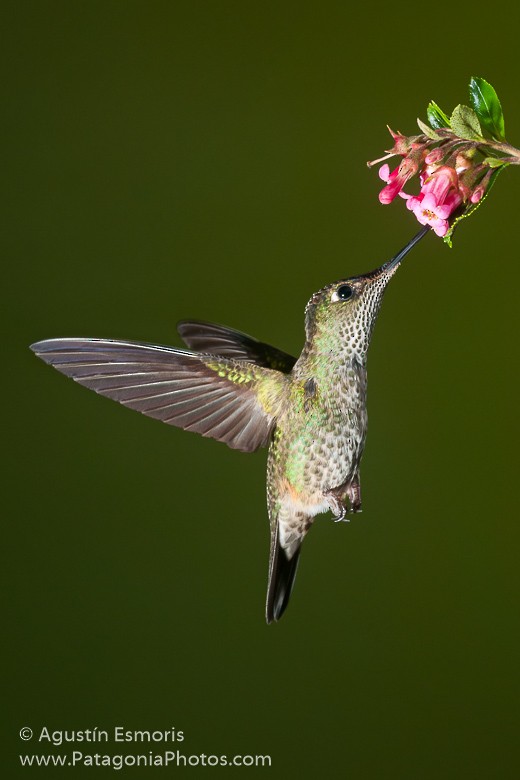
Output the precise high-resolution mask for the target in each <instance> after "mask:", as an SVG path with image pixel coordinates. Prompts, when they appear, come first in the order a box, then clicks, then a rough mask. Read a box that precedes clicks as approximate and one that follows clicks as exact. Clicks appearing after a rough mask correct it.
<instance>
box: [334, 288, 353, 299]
mask: <svg viewBox="0 0 520 780" xmlns="http://www.w3.org/2000/svg"><path fill="white" fill-rule="evenodd" d="M353 293H354V290H353V289H352V287H351V286H350V284H342V285H341V287H338V289H337V290H336V295H337V296H338V299H339V300H340V301H348V299H349V298H352V295H353Z"/></svg>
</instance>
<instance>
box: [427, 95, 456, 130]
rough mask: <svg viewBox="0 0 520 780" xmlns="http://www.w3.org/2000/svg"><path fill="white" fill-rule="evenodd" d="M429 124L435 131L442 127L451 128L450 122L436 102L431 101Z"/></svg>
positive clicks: (428, 113)
mask: <svg viewBox="0 0 520 780" xmlns="http://www.w3.org/2000/svg"><path fill="white" fill-rule="evenodd" d="M426 113H427V116H428V122H429V123H430V124H431V126H432V127H433V129H434V130H438V129H439V128H440V127H449V126H450V120H449V119H448V117H447V116H446V114H445V113H444V111H443V110H442V108H440V107H439V106H438V105H437V103H436V102H435V101H434V100H430V102H429V103H428V110H427V112H426Z"/></svg>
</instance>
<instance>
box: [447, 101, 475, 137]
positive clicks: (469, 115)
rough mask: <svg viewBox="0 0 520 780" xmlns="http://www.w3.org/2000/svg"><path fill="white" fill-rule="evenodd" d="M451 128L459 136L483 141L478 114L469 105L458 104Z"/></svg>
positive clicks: (452, 117) (451, 121) (451, 120)
mask: <svg viewBox="0 0 520 780" xmlns="http://www.w3.org/2000/svg"><path fill="white" fill-rule="evenodd" d="M450 124H451V129H452V130H453V132H454V133H455V135H458V136H459V138H466V139H468V140H469V141H481V140H482V130H481V127H480V122H479V121H478V116H477V115H476V113H475V112H474V111H473V109H472V108H470V107H469V106H462V105H458V106H457V107H456V108H454V109H453V114H452V115H451V119H450Z"/></svg>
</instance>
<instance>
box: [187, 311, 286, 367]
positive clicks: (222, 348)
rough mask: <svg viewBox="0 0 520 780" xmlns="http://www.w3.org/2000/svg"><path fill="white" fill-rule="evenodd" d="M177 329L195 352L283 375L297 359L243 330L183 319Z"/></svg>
mask: <svg viewBox="0 0 520 780" xmlns="http://www.w3.org/2000/svg"><path fill="white" fill-rule="evenodd" d="M177 331H178V333H179V335H180V337H181V338H182V340H183V341H184V343H185V344H186V345H187V346H188V347H189V348H190V349H193V350H195V351H196V352H209V353H210V354H212V355H222V357H227V358H233V359H235V360H247V361H248V362H249V363H254V364H255V365H257V366H263V367H264V368H272V369H275V370H276V371H281V372H282V373H284V374H288V373H290V371H291V370H292V367H293V366H294V364H295V363H296V358H294V357H292V355H288V354H287V353H286V352H282V350H281V349H276V347H271V346H270V345H269V344H264V342H263V341H257V339H254V338H253V337H252V336H248V335H247V334H246V333H241V332H240V331H239V330H233V328H226V327H225V326H224V325H214V324H213V323H212V322H199V321H198V320H182V321H181V322H179V323H178V325H177Z"/></svg>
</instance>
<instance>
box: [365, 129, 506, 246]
mask: <svg viewBox="0 0 520 780" xmlns="http://www.w3.org/2000/svg"><path fill="white" fill-rule="evenodd" d="M388 129H389V130H390V128H388ZM390 133H391V134H392V137H393V139H394V147H393V148H392V149H391V150H389V152H388V154H387V155H386V156H385V157H383V158H381V159H380V160H374V161H373V162H372V163H369V165H374V164H376V163H378V162H382V161H383V160H386V159H388V158H389V157H393V156H394V155H396V154H399V155H402V157H403V160H402V161H401V163H400V165H398V166H397V168H394V170H393V171H391V170H390V167H389V165H388V164H387V163H385V164H384V165H382V166H381V167H380V169H379V177H380V178H381V179H382V180H383V181H384V182H385V184H386V186H385V187H383V189H382V190H381V192H380V193H379V200H380V202H381V203H383V204H385V205H386V204H388V203H391V202H392V201H393V200H394V199H395V198H396V197H397V195H399V196H400V197H401V198H404V199H405V200H406V206H407V208H408V209H409V210H410V211H412V212H413V214H414V215H415V217H416V219H417V220H418V221H419V222H420V223H421V225H430V226H431V228H432V229H433V230H434V232H435V233H436V234H437V235H438V236H441V237H443V236H445V235H446V234H447V233H448V231H449V230H450V222H449V219H450V216H451V215H452V214H453V213H454V212H455V211H457V209H459V210H460V207H461V206H462V205H463V204H466V203H468V202H469V203H477V202H478V201H479V200H480V199H481V198H482V196H483V195H484V193H485V191H486V189H487V186H488V184H489V178H490V175H491V173H492V171H491V170H489V169H486V167H485V166H484V165H482V164H480V165H476V164H475V163H474V161H473V156H472V151H471V150H470V148H469V147H470V144H466V145H464V144H461V143H460V140H459V141H458V142H454V141H450V140H449V139H446V140H445V141H444V140H443V141H442V142H441V144H440V145H439V146H437V147H436V148H434V149H432V148H431V146H432V140H431V139H429V138H427V137H426V136H424V135H423V136H411V137H410V138H408V137H406V136H403V135H401V134H400V133H394V132H393V131H392V130H390ZM466 146H467V147H468V148H465V147H466ZM417 173H418V174H419V179H420V183H421V190H420V192H419V194H418V195H409V194H408V193H406V192H404V191H403V188H404V187H405V185H406V184H407V182H408V181H409V180H410V179H411V178H412V177H413V176H415V174H417Z"/></svg>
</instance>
